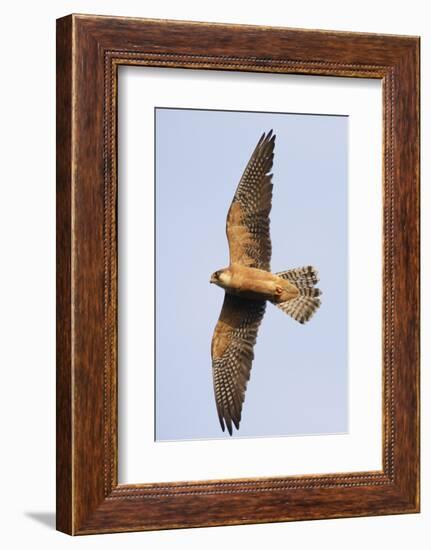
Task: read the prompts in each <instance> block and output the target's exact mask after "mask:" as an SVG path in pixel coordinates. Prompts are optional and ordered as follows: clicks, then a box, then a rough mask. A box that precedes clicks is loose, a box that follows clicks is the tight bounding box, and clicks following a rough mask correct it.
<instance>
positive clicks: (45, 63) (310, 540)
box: [0, 0, 431, 550]
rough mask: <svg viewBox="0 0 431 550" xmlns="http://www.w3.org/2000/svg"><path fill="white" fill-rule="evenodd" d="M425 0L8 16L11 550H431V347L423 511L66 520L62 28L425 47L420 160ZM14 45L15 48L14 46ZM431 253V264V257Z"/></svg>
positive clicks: (40, 10) (5, 246) (144, 5)
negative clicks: (60, 406) (136, 526)
mask: <svg viewBox="0 0 431 550" xmlns="http://www.w3.org/2000/svg"><path fill="white" fill-rule="evenodd" d="M427 4H428V3H427V2H420V1H419V0H410V2H408V4H406V2H405V1H403V2H399V1H393V0H392V1H389V0H384V1H381V2H379V3H378V2H375V1H371V0H363V1H362V2H360V3H346V2H345V1H341V0H326V1H325V2H320V1H318V0H313V1H308V2H306V1H304V2H291V3H290V2H289V3H288V2H285V1H283V2H275V1H271V0H267V1H266V2H265V3H256V4H252V3H251V2H249V1H244V0H241V1H237V2H235V3H234V2H232V1H231V0H219V1H218V2H217V3H215V2H207V3H203V2H200V1H197V0H195V1H192V0H183V1H182V2H174V1H173V0H172V1H168V0H158V2H138V1H132V0H121V2H120V1H119V0H116V1H113V0H112V1H110V0H104V1H103V2H102V1H99V2H97V1H94V0H93V1H83V0H79V1H78V0H76V1H74V2H72V1H65V0H57V1H55V2H44V3H33V2H22V1H19V0H17V1H15V2H14V3H12V2H9V3H7V4H5V5H4V6H3V11H2V16H3V17H2V22H3V25H2V33H1V35H0V36H1V40H2V53H3V59H2V63H3V66H2V86H1V88H0V94H1V101H0V109H1V112H0V128H1V136H2V143H1V145H2V147H1V152H2V155H1V158H2V171H1V189H2V197H1V201H0V208H1V212H0V224H1V232H0V235H1V241H0V246H1V251H2V262H1V266H2V270H1V272H0V273H1V274H0V277H1V284H0V293H1V296H0V308H1V309H0V311H1V334H2V339H1V342H2V376H3V378H2V384H1V398H0V407H1V410H0V413H1V414H0V418H1V436H2V438H1V449H2V453H1V458H0V461H1V474H2V481H1V487H2V491H1V502H0V506H1V511H0V517H1V524H2V532H1V542H2V546H3V547H5V548H8V549H9V548H24V547H28V546H30V545H31V546H32V547H36V548H47V549H51V548H52V549H61V548H65V547H72V546H73V547H79V548H84V547H85V548H104V549H106V548H116V547H121V548H142V547H144V546H145V547H147V548H151V549H159V548H187V549H193V548H196V549H198V548H201V547H202V546H203V545H205V547H206V548H223V547H226V548H231V547H234V546H235V545H239V544H241V545H243V546H244V547H247V548H256V549H257V548H262V547H275V548H277V547H282V548H284V547H287V546H289V547H292V548H304V549H314V548H316V547H319V548H324V549H325V548H331V549H334V550H338V549H340V550H341V549H344V548H346V547H349V548H350V549H363V548H364V547H367V546H368V547H371V548H374V547H376V548H377V547H381V546H383V545H385V546H387V547H389V548H391V549H402V548H406V547H412V548H415V549H424V548H428V546H429V537H426V532H427V530H428V529H427V528H429V524H430V522H431V502H430V489H431V479H430V474H429V466H428V465H429V464H430V462H431V455H430V436H429V434H430V433H431V430H430V415H431V408H430V390H429V387H430V386H429V384H430V374H429V362H430V359H431V355H430V339H429V338H424V339H423V345H422V365H423V368H422V386H423V388H424V391H423V407H422V426H423V434H424V437H423V440H422V460H423V464H424V468H423V475H422V510H423V512H422V514H421V515H410V516H392V517H381V518H360V519H359V518H358V519H342V520H329V521H318V522H299V523H288V524H276V525H275V524H274V525H254V526H240V527H223V528H212V529H195V530H185V531H184V530H183V531H178V530H176V531H166V532H155V533H133V534H121V535H101V536H92V537H82V538H75V539H72V538H70V537H67V536H65V535H63V534H60V533H56V532H55V531H54V530H53V523H54V519H53V518H54V516H53V513H54V500H55V499H54V495H55V491H54V489H55V488H54V456H55V455H54V443H55V438H54V426H55V423H54V411H55V404H54V396H55V388H54V383H55V371H54V362H55V353H54V349H55V348H54V345H55V342H54V335H55V331H54V321H55V308H54V295H55V294H54V283H55V277H54V250H55V231H54V230H55V221H54V220H55V216H54V214H55V201H54V189H55V169H54V168H55V87H54V82H55V62H54V60H55V21H54V20H55V18H56V17H60V16H62V15H64V14H67V13H70V12H72V11H73V12H81V13H105V14H113V15H130V16H146V17H159V18H177V19H193V20H201V21H205V20H207V21H222V22H232V23H254V24H263V25H284V26H292V27H304V28H311V29H312V28H322V29H338V30H352V31H370V32H386V33H404V34H416V35H421V36H422V71H423V72H422V83H423V87H422V97H423V98H424V101H423V102H422V125H423V132H422V147H423V148H422V150H423V151H429V150H431V120H430V107H429V101H427V99H428V98H429V97H431V82H430V70H429V67H430V64H431V46H430V39H431V29H430V27H429V14H428V10H427ZM3 41H4V44H3ZM422 176H423V177H422V187H423V193H422V220H423V222H422V242H423V251H424V255H423V262H422V269H423V273H422V277H423V285H422V287H423V305H424V307H423V318H422V327H423V333H424V334H430V331H431V322H430V315H431V308H430V307H429V302H430V289H429V285H427V284H425V283H426V281H429V280H430V279H431V263H430V252H429V251H430V250H431V242H430V235H431V224H430V221H429V220H430V214H431V191H430V170H429V162H428V160H427V158H426V156H425V155H423V168H422ZM425 252H426V253H425Z"/></svg>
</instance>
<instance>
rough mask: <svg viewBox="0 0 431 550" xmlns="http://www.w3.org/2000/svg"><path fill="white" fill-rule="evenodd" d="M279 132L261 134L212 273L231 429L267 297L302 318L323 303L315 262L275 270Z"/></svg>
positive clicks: (219, 369) (222, 398) (220, 381)
mask: <svg viewBox="0 0 431 550" xmlns="http://www.w3.org/2000/svg"><path fill="white" fill-rule="evenodd" d="M274 144H275V135H273V134H272V130H271V131H270V132H269V133H268V134H267V135H265V134H263V135H262V137H261V138H260V140H259V142H258V144H257V145H256V148H255V150H254V151H253V154H252V155H251V158H250V160H249V161H248V164H247V166H246V168H245V171H244V173H243V175H242V177H241V180H240V182H239V184H238V187H237V190H236V192H235V195H234V197H233V201H232V204H231V206H230V208H229V212H228V215H227V220H226V235H227V240H228V243H229V255H230V265H229V267H226V268H224V269H220V270H218V271H216V272H215V273H213V274H212V275H211V279H210V282H211V283H214V284H216V285H217V286H219V287H221V288H223V289H224V291H225V295H224V302H223V307H222V310H221V312H220V317H219V320H218V322H217V325H216V327H215V330H214V335H213V339H212V344H211V356H212V370H213V382H214V393H215V400H216V405H217V413H218V417H219V420H220V425H221V427H222V429H223V431H224V430H225V427H227V429H228V432H229V434H230V435H232V423H233V424H234V425H235V427H236V429H239V423H240V420H241V410H242V405H243V402H244V397H245V390H246V386H247V382H248V380H249V378H250V370H251V365H252V361H253V358H254V352H253V347H254V345H255V343H256V337H257V332H258V328H259V325H260V322H261V321H262V317H263V315H264V313H265V308H266V303H267V302H268V301H269V302H271V303H272V304H274V305H275V306H277V307H278V308H280V309H281V310H282V311H284V312H285V313H287V314H288V315H290V316H291V317H292V318H293V319H295V320H296V321H298V322H299V323H305V322H306V321H308V320H309V319H310V318H311V316H312V315H313V313H314V312H315V311H316V310H317V308H318V307H319V306H320V299H319V295H320V290H319V289H318V288H315V286H314V285H315V284H316V283H317V281H318V276H317V271H316V270H315V269H314V267H312V266H307V267H299V268H296V269H289V270H288V271H282V272H279V273H271V268H270V260H271V239H270V234H269V213H270V211H271V199H272V183H271V179H272V174H270V173H269V172H270V171H271V168H272V162H273V158H274Z"/></svg>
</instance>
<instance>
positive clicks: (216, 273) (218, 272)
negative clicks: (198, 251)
mask: <svg viewBox="0 0 431 550" xmlns="http://www.w3.org/2000/svg"><path fill="white" fill-rule="evenodd" d="M219 275H220V271H216V272H215V273H214V277H215V278H216V279H218V278H219Z"/></svg>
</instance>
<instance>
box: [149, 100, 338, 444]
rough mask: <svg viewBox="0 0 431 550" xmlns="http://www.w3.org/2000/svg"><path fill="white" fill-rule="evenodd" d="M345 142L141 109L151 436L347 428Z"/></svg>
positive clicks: (327, 134) (311, 121) (324, 124)
mask: <svg viewBox="0 0 431 550" xmlns="http://www.w3.org/2000/svg"><path fill="white" fill-rule="evenodd" d="M347 140H348V117H347V116H343V115H339V116H337V115H325V114H321V113H318V114H302V113H269V112H245V111H219V110H205V109H180V108H178V109H175V108H163V107H158V108H156V109H155V143H156V147H155V157H156V158H155V162H156V170H155V226H156V227H155V234H156V237H155V241H156V242H155V322H156V323H155V340H156V345H155V381H156V382H155V392H156V396H155V402H156V411H155V430H156V440H158V441H166V440H167V441H172V440H188V439H214V438H220V437H230V436H231V437H265V436H266V437H274V436H288V435H314V434H315V435H318V434H336V433H346V432H347V430H348V415H347V410H348V402H347V390H348V388H347V381H348V362H347V254H348V250H347V148H348V142H347ZM319 278H320V281H319ZM217 287H219V288H217ZM311 318H312V322H310V323H309V322H308V321H310V319H311Z"/></svg>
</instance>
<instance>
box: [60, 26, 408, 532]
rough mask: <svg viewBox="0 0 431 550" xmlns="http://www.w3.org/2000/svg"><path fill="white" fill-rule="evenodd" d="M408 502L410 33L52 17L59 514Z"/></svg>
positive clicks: (174, 521) (76, 517)
mask: <svg viewBox="0 0 431 550" xmlns="http://www.w3.org/2000/svg"><path fill="white" fill-rule="evenodd" d="M418 511H419V38H417V37H411V36H393V35H391V36H389V35H377V34H358V33H343V32H335V31H334V32H333V31H315V30H313V31H308V30H297V29H288V28H270V27H256V26H242V25H225V24H214V23H193V22H181V21H158V20H150V19H131V18H118V17H99V16H90V15H70V16H67V17H64V18H62V19H59V20H58V21H57V528H58V529H59V530H60V531H63V532H65V533H68V534H72V535H79V534H91V533H104V532H119V531H139V530H150V529H169V528H179V527H199V526H215V525H232V524H244V523H262V522H274V521H291V520H305V519H319V518H338V517H348V516H369V515H383V514H399V513H414V512H418Z"/></svg>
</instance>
